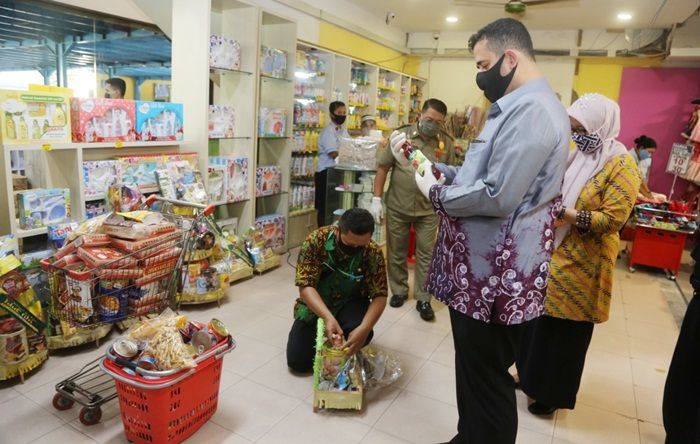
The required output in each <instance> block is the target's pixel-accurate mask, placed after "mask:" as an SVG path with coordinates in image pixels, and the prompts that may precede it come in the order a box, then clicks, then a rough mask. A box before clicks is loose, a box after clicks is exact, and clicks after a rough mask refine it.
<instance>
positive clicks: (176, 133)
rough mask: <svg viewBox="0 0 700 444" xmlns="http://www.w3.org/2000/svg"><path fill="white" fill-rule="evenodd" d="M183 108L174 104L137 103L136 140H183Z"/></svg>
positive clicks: (140, 101)
mask: <svg viewBox="0 0 700 444" xmlns="http://www.w3.org/2000/svg"><path fill="white" fill-rule="evenodd" d="M182 117H183V106H182V104H181V103H172V102H147V101H143V100H137V101H136V140H143V141H153V140H182V135H183V124H184V120H183V118H182Z"/></svg>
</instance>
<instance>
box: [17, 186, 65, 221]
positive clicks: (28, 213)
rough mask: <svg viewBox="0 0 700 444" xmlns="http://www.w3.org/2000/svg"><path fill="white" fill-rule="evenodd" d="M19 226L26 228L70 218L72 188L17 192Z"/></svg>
mask: <svg viewBox="0 0 700 444" xmlns="http://www.w3.org/2000/svg"><path fill="white" fill-rule="evenodd" d="M17 203H18V207H19V226H20V228H22V229H24V230H30V229H33V228H40V227H45V226H47V225H53V224H60V223H63V222H67V221H68V220H70V190H69V189H68V188H49V189H36V190H28V191H22V192H20V193H17Z"/></svg>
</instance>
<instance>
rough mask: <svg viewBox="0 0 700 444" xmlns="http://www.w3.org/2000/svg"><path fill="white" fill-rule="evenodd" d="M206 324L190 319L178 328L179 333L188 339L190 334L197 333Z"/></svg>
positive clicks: (190, 337) (190, 336)
mask: <svg viewBox="0 0 700 444" xmlns="http://www.w3.org/2000/svg"><path fill="white" fill-rule="evenodd" d="M204 327H206V325H205V324H204V323H202V322H197V321H190V322H188V323H187V325H185V326H184V327H182V328H181V329H180V334H181V335H182V336H183V337H184V338H185V339H186V340H190V339H192V335H194V334H195V333H197V332H198V331H199V330H202V329H204Z"/></svg>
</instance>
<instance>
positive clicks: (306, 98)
mask: <svg viewBox="0 0 700 444" xmlns="http://www.w3.org/2000/svg"><path fill="white" fill-rule="evenodd" d="M294 100H296V101H298V102H302V101H309V102H316V103H325V102H326V98H325V97H316V96H294Z"/></svg>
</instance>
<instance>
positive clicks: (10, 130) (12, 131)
mask: <svg viewBox="0 0 700 444" xmlns="http://www.w3.org/2000/svg"><path fill="white" fill-rule="evenodd" d="M5 133H6V134H7V138H8V139H11V140H14V139H16V138H17V129H16V128H15V120H14V119H13V118H12V114H11V113H8V112H6V113H5Z"/></svg>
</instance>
